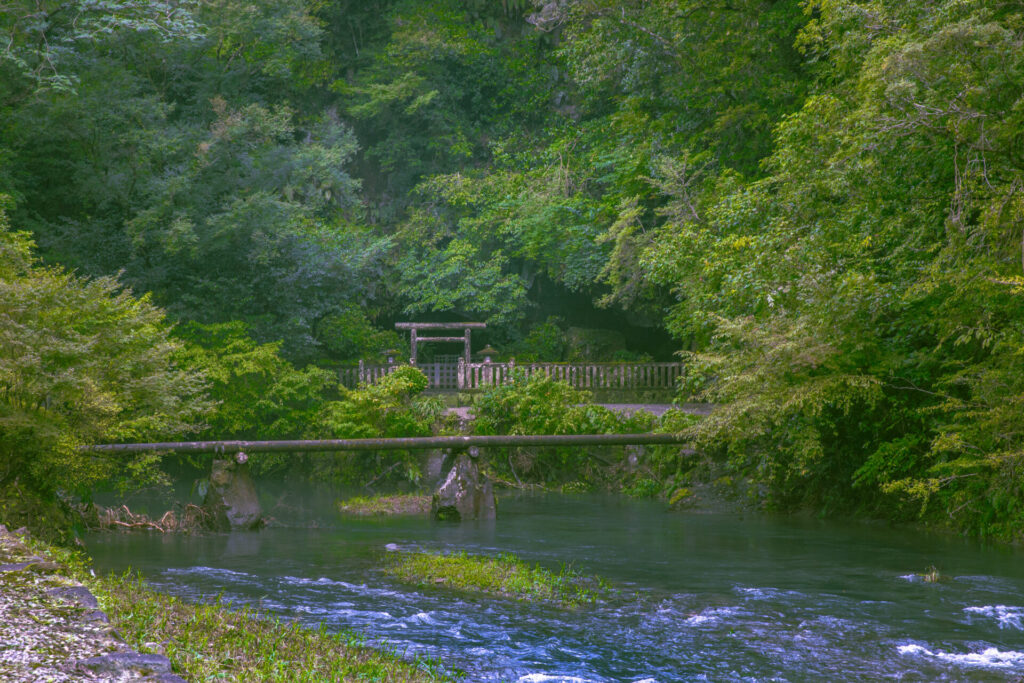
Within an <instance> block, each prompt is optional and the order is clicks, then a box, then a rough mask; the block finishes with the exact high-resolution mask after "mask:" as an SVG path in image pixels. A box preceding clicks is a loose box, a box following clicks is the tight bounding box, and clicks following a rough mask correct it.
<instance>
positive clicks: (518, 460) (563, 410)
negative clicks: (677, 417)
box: [473, 369, 653, 483]
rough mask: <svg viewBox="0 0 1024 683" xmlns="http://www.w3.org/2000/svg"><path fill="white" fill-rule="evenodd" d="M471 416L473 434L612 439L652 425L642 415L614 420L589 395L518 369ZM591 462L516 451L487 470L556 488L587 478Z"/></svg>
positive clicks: (563, 453) (578, 451)
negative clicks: (600, 437) (584, 476)
mask: <svg viewBox="0 0 1024 683" xmlns="http://www.w3.org/2000/svg"><path fill="white" fill-rule="evenodd" d="M474 414H475V419H474V421H473V431H474V433H476V434H615V433H629V432H644V431H650V429H651V427H652V422H653V420H652V418H651V416H650V415H649V414H648V413H643V412H640V413H636V414H635V415H633V416H632V417H629V418H625V417H622V416H620V415H617V414H616V413H614V412H612V411H611V410H608V409H607V408H604V407H602V406H598V405H594V404H593V403H592V402H591V399H590V394H589V393H587V392H584V391H578V390H576V389H574V388H572V387H571V386H570V385H569V384H568V382H564V381H561V380H554V379H552V378H550V377H549V376H548V375H546V374H544V373H534V374H533V375H531V376H529V377H527V375H526V372H525V371H523V370H522V369H518V370H516V371H514V372H513V373H512V376H511V378H510V381H509V382H507V383H505V384H501V385H497V386H495V387H493V388H491V389H489V390H488V391H486V392H485V393H484V395H483V396H482V397H481V398H480V400H479V401H478V402H477V403H476V406H475V407H474ZM620 453H621V451H620ZM591 462H592V454H591V453H588V452H587V451H586V450H585V449H582V448H569V447H558V448H544V449H537V450H527V449H518V450H516V451H515V454H514V455H511V454H510V455H508V456H507V457H506V458H501V457H495V458H494V459H493V461H492V467H494V469H495V470H496V471H497V472H499V473H501V474H502V475H503V476H510V477H515V478H517V479H519V478H525V479H527V480H530V481H537V482H543V483H555V482H562V481H565V480H570V479H575V478H577V477H578V476H580V475H581V474H584V473H586V472H587V471H588V470H589V469H590V465H591Z"/></svg>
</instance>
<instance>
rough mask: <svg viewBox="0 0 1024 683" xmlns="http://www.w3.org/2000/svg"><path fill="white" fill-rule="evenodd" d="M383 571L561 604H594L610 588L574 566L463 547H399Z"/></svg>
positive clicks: (401, 578)
mask: <svg viewBox="0 0 1024 683" xmlns="http://www.w3.org/2000/svg"><path fill="white" fill-rule="evenodd" d="M384 572H385V573H386V574H387V575H388V576H391V577H393V578H395V579H398V580H399V581H403V582H405V583H411V584H414V585H417V586H420V587H425V586H433V587H443V588H446V589H454V590H462V591H469V592H476V593H485V594H487V595H493V596H497V597H502V598H512V599H515V600H527V601H541V602H549V603H553V604H556V605H560V606H562V607H578V606H579V605H583V604H589V603H594V602H597V600H598V599H600V598H601V597H602V596H604V595H607V594H608V592H609V591H610V587H609V586H608V584H607V583H606V582H604V581H603V580H602V579H600V578H597V577H587V576H584V575H582V574H580V573H579V572H577V571H574V570H573V569H572V568H570V567H562V568H561V569H559V570H558V571H557V572H553V571H550V570H547V569H544V568H543V567H541V566H540V565H530V564H529V563H527V562H524V561H523V560H521V559H520V558H519V557H517V556H515V555H513V554H512V553H504V554H502V555H498V556H496V557H489V556H483V555H469V554H466V553H464V552H460V553H451V554H447V555H441V554H436V553H414V552H398V553H395V554H393V555H391V556H390V557H389V558H388V559H387V560H386V561H385V566H384Z"/></svg>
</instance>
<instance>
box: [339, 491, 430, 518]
mask: <svg viewBox="0 0 1024 683" xmlns="http://www.w3.org/2000/svg"><path fill="white" fill-rule="evenodd" d="M430 500H431V497H430V496H427V495H416V494H412V493H404V494H398V495H394V496H368V497H366V496H357V497H355V498H349V499H348V500H341V501H338V511H339V512H341V513H342V514H345V515H358V516H361V517H374V516H385V515H426V514H429V513H430Z"/></svg>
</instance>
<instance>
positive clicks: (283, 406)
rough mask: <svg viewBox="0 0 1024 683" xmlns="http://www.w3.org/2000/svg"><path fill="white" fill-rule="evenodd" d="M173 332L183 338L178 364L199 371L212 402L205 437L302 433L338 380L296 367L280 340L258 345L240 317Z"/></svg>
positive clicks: (283, 436)
mask: <svg viewBox="0 0 1024 683" xmlns="http://www.w3.org/2000/svg"><path fill="white" fill-rule="evenodd" d="M175 336H177V337H178V338H179V339H181V340H183V341H184V342H185V346H184V348H183V349H181V350H180V351H179V353H178V359H179V362H180V364H181V365H183V366H185V367H190V368H195V369H198V370H201V371H202V372H203V374H204V375H205V376H206V378H207V380H208V382H209V395H210V397H211V398H212V399H213V400H214V401H216V409H215V410H214V411H213V412H212V413H211V414H210V416H209V417H208V418H207V427H206V429H205V430H204V432H203V437H204V438H210V439H296V438H300V437H301V436H302V435H303V434H304V433H305V432H306V431H307V430H308V428H309V425H310V423H312V422H313V421H314V420H316V419H317V416H318V415H319V414H320V412H321V411H322V410H323V407H324V404H325V403H326V402H327V400H328V399H329V398H330V397H331V393H332V392H333V389H334V387H335V385H336V383H337V380H336V378H335V377H334V375H333V373H331V372H330V371H328V370H323V369H320V368H317V367H315V366H310V367H307V368H305V369H302V370H299V369H296V368H295V367H293V366H292V364H291V363H289V362H288V361H286V360H284V359H283V358H281V356H280V355H279V353H278V352H279V349H280V346H281V345H280V343H273V344H258V343H257V342H255V341H254V340H253V339H252V337H251V336H250V335H249V331H248V329H247V327H246V325H245V324H244V323H241V322H234V323H224V324H219V325H200V324H198V323H188V324H186V325H182V326H180V327H178V328H177V330H175Z"/></svg>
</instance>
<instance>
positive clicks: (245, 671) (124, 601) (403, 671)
mask: <svg viewBox="0 0 1024 683" xmlns="http://www.w3.org/2000/svg"><path fill="white" fill-rule="evenodd" d="M81 578H82V580H83V581H85V582H86V583H87V584H88V585H89V587H90V589H91V590H93V591H94V592H95V593H96V596H97V599H98V600H99V601H100V606H101V607H102V608H103V610H104V611H105V612H106V613H107V614H109V615H110V619H111V622H112V623H113V624H114V625H115V626H116V627H117V629H118V631H119V632H120V633H122V634H123V636H124V638H125V640H127V641H128V643H129V644H130V645H131V646H132V647H134V648H138V649H139V651H141V652H148V651H150V650H151V648H152V646H153V644H154V643H162V645H161V648H160V652H161V653H162V654H165V655H166V656H167V657H168V658H169V659H170V660H171V663H172V665H173V666H174V669H175V671H177V672H179V673H181V674H182V675H183V676H187V677H189V678H191V679H193V680H225V681H265V682H267V683H271V682H274V683H277V682H283V681H296V682H298V681H303V682H308V683H313V682H314V681H342V680H376V681H447V680H457V678H452V677H451V675H450V674H449V673H447V672H446V671H445V670H444V668H443V667H442V665H441V664H440V662H437V661H435V660H430V659H422V658H419V657H417V658H414V659H412V660H411V661H407V660H406V658H405V657H403V656H399V653H397V652H392V651H389V650H386V649H385V650H381V649H376V648H370V647H367V646H366V644H365V641H364V638H363V636H362V635H360V634H358V633H354V632H342V633H329V632H327V630H326V629H325V628H323V627H321V628H319V629H316V628H313V629H310V628H305V627H303V626H301V625H299V624H298V623H295V622H291V623H286V622H285V621H283V620H280V619H277V618H274V617H272V616H270V615H268V614H266V613H263V612H260V611H257V610H253V609H252V608H249V607H241V608H239V607H238V606H237V605H232V604H230V603H226V602H221V601H220V600H217V601H216V602H214V603H213V604H201V605H194V604H190V603H187V602H184V601H182V600H179V599H178V598H173V597H170V596H168V595H163V594H161V593H156V592H154V591H153V590H152V589H150V588H149V587H148V586H147V585H146V584H145V583H144V582H143V581H142V580H141V579H139V578H138V577H134V576H131V575H125V576H107V577H103V578H100V579H95V578H90V577H88V576H85V575H84V574H83V575H82V577H81Z"/></svg>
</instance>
